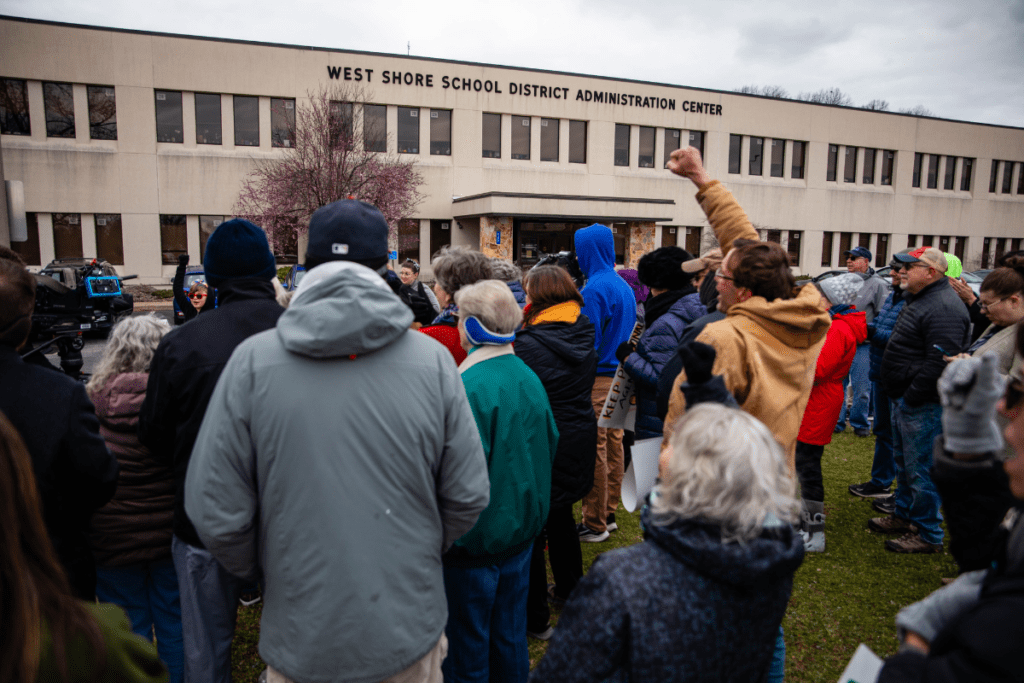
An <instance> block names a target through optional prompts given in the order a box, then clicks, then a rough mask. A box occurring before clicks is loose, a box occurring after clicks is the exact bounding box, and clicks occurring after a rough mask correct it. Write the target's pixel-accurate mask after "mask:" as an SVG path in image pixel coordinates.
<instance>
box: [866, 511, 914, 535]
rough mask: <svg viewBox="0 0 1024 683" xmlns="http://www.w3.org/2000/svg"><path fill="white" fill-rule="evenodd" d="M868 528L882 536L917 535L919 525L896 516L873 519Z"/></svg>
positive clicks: (869, 521) (870, 520)
mask: <svg viewBox="0 0 1024 683" xmlns="http://www.w3.org/2000/svg"><path fill="white" fill-rule="evenodd" d="M868 528H869V529H871V530H872V531H875V532H878V533H880V534H916V533H917V525H916V524H911V523H910V522H909V521H908V520H906V519H900V518H899V517H897V516H896V515H889V516H888V517H872V518H871V519H869V520H868Z"/></svg>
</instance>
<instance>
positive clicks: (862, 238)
mask: <svg viewBox="0 0 1024 683" xmlns="http://www.w3.org/2000/svg"><path fill="white" fill-rule="evenodd" d="M857 246H858V247H864V248H865V249H867V250H868V251H871V233H870V232H862V233H860V235H859V236H858V238H857Z"/></svg>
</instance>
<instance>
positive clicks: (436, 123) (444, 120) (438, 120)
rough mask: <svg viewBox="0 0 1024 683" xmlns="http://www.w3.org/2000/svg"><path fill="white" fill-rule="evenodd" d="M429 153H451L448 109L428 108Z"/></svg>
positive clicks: (450, 127)
mask: <svg viewBox="0 0 1024 683" xmlns="http://www.w3.org/2000/svg"><path fill="white" fill-rule="evenodd" d="M430 153H431V154H436V155H441V156H451V154H452V113H451V111H449V110H448V109H431V110H430Z"/></svg>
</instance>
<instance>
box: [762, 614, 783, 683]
mask: <svg viewBox="0 0 1024 683" xmlns="http://www.w3.org/2000/svg"><path fill="white" fill-rule="evenodd" d="M785 677H786V638H785V634H784V633H783V632H782V627H781V626H780V627H779V636H778V637H777V638H776V639H775V651H774V652H772V663H771V666H769V667H768V678H767V679H766V680H767V681H768V683H782V681H783V679H784V678H785Z"/></svg>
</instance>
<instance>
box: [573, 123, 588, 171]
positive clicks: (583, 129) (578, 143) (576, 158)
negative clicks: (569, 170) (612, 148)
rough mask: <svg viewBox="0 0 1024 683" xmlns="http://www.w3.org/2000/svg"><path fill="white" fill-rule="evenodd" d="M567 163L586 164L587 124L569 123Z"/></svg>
mask: <svg viewBox="0 0 1024 683" xmlns="http://www.w3.org/2000/svg"><path fill="white" fill-rule="evenodd" d="M569 163H570V164H585V163H587V122H586V121H570V122H569Z"/></svg>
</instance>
